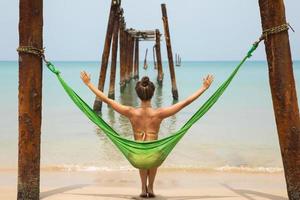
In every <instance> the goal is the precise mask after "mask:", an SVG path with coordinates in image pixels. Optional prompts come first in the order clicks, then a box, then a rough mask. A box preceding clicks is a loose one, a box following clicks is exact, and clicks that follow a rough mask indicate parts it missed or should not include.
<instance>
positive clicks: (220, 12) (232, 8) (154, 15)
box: [0, 0, 300, 61]
mask: <svg viewBox="0 0 300 200" xmlns="http://www.w3.org/2000/svg"><path fill="white" fill-rule="evenodd" d="M110 2H111V1H110V0H86V1H82V0H45V1H44V46H45V47H46V54H47V57H48V59H49V60H56V61H58V60H61V61H71V60H72V61H99V60H100V59H101V54H102V50H103V46H104V38H105V33H106V27H107V21H108V14H109V7H110ZM161 3H166V5H167V11H168V17H169V24H170V32H171V41H172V48H173V53H176V52H177V53H179V54H180V55H181V57H182V60H183V61H184V60H185V61H202V60H204V61H208V60H213V61H217V60H220V61H223V60H239V59H241V58H242V57H243V56H244V54H245V52H246V51H247V50H248V48H249V47H250V45H251V44H252V43H253V42H254V41H255V40H256V39H257V38H258V37H259V36H260V33H261V23H260V14H259V7H258V1H257V0H242V1H241V0H226V1H220V0H205V1H204V0H164V1H162V0H122V7H123V8H124V14H125V20H126V23H127V27H128V28H135V29H139V30H146V29H156V28H158V29H160V31H161V33H163V24H162V19H161V8H160V4H161ZM18 4H19V2H18V1H17V0H0V25H1V29H0V38H1V39H0V60H17V53H16V48H17V46H18V15H19V11H18V8H19V6H18ZM285 5H286V15H287V21H288V22H289V23H290V24H291V25H292V26H293V28H294V29H295V31H296V32H295V33H293V32H291V31H290V41H291V49H292V55H293V59H294V60H300V12H299V9H300V1H299V0H285ZM152 46H153V43H152V42H143V43H141V47H140V55H141V57H140V59H141V60H142V59H143V55H144V53H145V49H146V48H149V50H152ZM162 57H163V60H166V59H167V51H166V47H165V43H164V42H162ZM151 58H152V51H150V52H149V60H151ZM252 59H253V60H265V52H264V46H263V45H261V47H260V48H259V49H258V50H257V52H256V53H255V54H254V56H253V58H252Z"/></svg>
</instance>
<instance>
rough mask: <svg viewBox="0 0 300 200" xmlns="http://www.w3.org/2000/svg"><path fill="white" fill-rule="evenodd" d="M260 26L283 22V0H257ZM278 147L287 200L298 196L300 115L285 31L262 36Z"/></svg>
mask: <svg viewBox="0 0 300 200" xmlns="http://www.w3.org/2000/svg"><path fill="white" fill-rule="evenodd" d="M259 6H260V13H261V21H262V28H263V30H266V29H268V28H273V27H276V26H279V25H283V24H286V18H285V8H284V2H283V0H276V1H274V0H259ZM265 49H266V54H267V60H268V65H269V79H270V80H269V81H270V87H271V92H272V100H273V108H274V113H275V119H276V125H277V131H278V136H279V143H280V149H281V154H282V159H283V166H284V171H285V178H286V183H287V191H288V196H289V199H290V200H299V199H300V181H299V180H300V119H299V108H298V103H297V102H298V101H297V94H296V89H295V80H294V75H293V65H292V57H291V51H290V44H289V36H288V32H287V31H284V32H280V33H277V34H273V35H269V36H268V37H267V38H266V40H265Z"/></svg>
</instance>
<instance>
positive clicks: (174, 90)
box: [161, 4, 178, 100]
mask: <svg viewBox="0 0 300 200" xmlns="http://www.w3.org/2000/svg"><path fill="white" fill-rule="evenodd" d="M161 10H162V16H163V23H164V31H165V38H166V45H167V51H168V60H169V68H170V75H171V81H172V94H173V99H174V100H178V90H177V85H176V77H175V70H174V62H173V53H172V46H171V38H170V30H169V22H168V15H167V8H166V4H161Z"/></svg>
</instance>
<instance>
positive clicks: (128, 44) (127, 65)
mask: <svg viewBox="0 0 300 200" xmlns="http://www.w3.org/2000/svg"><path fill="white" fill-rule="evenodd" d="M125 36H126V50H125V52H124V55H125V59H126V72H125V81H126V84H127V83H129V81H130V70H129V66H130V57H129V54H130V42H131V40H130V35H129V33H128V31H125Z"/></svg>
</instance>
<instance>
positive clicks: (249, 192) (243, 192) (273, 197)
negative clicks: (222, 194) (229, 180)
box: [221, 184, 288, 200]
mask: <svg viewBox="0 0 300 200" xmlns="http://www.w3.org/2000/svg"><path fill="white" fill-rule="evenodd" d="M221 185H222V186H224V187H225V188H227V189H228V190H231V191H232V192H234V193H236V194H238V195H239V196H242V197H244V198H246V199H248V200H255V198H253V197H250V196H249V195H255V196H258V197H262V198H266V199H270V200H288V198H286V197H281V196H277V195H273V194H267V193H263V192H258V191H254V190H245V189H235V188H233V187H231V186H229V185H226V184H221Z"/></svg>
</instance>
